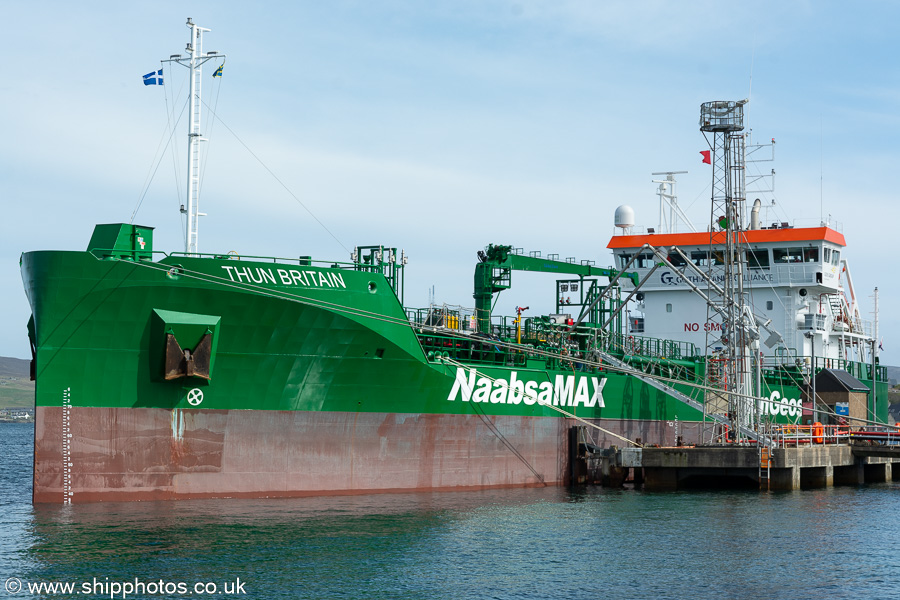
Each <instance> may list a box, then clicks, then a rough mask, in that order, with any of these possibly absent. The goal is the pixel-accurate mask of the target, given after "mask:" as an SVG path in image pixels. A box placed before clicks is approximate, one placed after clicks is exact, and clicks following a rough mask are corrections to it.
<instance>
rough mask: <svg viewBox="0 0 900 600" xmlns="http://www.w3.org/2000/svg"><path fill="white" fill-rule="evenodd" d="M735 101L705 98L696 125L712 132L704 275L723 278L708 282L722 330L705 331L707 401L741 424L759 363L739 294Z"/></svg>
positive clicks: (739, 105)
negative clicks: (708, 360)
mask: <svg viewBox="0 0 900 600" xmlns="http://www.w3.org/2000/svg"><path fill="white" fill-rule="evenodd" d="M746 102H747V101H746V100H742V101H740V102H730V101H724V102H706V103H704V104H702V105H701V107H700V130H701V131H702V132H703V134H704V136H705V135H706V134H707V133H709V134H712V140H711V141H710V140H709V138H708V137H707V142H709V146H710V150H711V155H712V203H711V212H710V225H709V255H708V256H707V258H706V260H707V269H708V274H709V280H710V281H715V280H716V279H717V278H721V279H722V283H721V286H720V287H718V288H713V287H712V286H711V287H710V290H709V292H710V294H709V295H710V299H711V300H712V304H715V305H717V306H713V305H710V306H709V308H708V312H707V323H712V322H713V318H719V319H721V330H720V331H716V330H715V328H713V327H710V328H709V330H708V332H707V356H708V357H710V358H711V361H712V362H711V364H709V365H708V367H707V378H708V385H710V387H718V388H720V389H721V390H722V392H721V393H716V394H713V395H712V397H711V398H708V400H711V402H709V404H710V405H711V406H712V409H713V410H714V411H716V412H719V411H722V410H724V411H725V412H726V413H727V415H728V416H729V418H731V419H732V421H733V422H734V423H735V425H737V426H738V431H740V428H742V427H746V428H749V427H751V426H752V425H753V424H754V422H755V421H756V416H757V415H756V414H755V413H756V410H755V409H756V406H755V403H753V402H752V401H748V400H747V398H748V397H751V396H753V383H754V381H755V379H756V377H754V376H753V373H752V370H753V369H754V368H758V366H759V365H758V361H754V360H752V358H753V356H754V355H756V356H758V354H759V352H758V345H757V344H758V339H759V332H758V330H757V328H756V323H755V320H754V319H753V317H752V314H751V313H750V311H749V306H748V305H747V302H746V298H745V294H744V250H743V247H742V246H743V244H744V243H745V235H744V231H745V222H744V204H745V199H746V181H745V169H744V164H745V163H744V161H745V158H746V157H745V143H744V134H743V133H741V132H742V131H743V129H744V122H743V117H744V110H743V109H744V104H745V103H746Z"/></svg>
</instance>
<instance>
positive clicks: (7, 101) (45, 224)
mask: <svg viewBox="0 0 900 600" xmlns="http://www.w3.org/2000/svg"><path fill="white" fill-rule="evenodd" d="M188 16H190V17H192V18H193V19H194V21H195V22H197V23H199V24H200V25H202V26H204V27H207V28H210V29H211V30H212V31H211V32H210V33H208V34H207V36H206V43H205V50H218V51H220V52H226V53H227V55H228V60H227V65H226V68H225V76H224V77H223V78H222V79H221V81H220V82H215V83H213V80H212V79H211V78H210V77H205V78H204V86H205V89H204V92H205V94H204V97H205V99H206V101H207V102H209V103H210V104H214V105H215V107H216V111H217V113H218V114H219V116H220V118H221V119H222V122H224V123H225V124H226V125H227V126H228V128H230V129H231V130H232V131H234V132H235V133H236V134H237V136H239V138H240V140H241V142H243V144H246V145H247V146H249V147H250V148H251V149H252V150H253V152H254V153H255V154H256V156H258V157H259V159H260V160H261V161H262V162H263V163H265V165H266V167H268V169H271V170H272V171H273V172H275V173H276V174H277V175H278V177H279V179H280V180H281V181H283V182H284V184H285V185H286V186H287V187H288V188H290V190H291V191H292V192H293V194H295V195H296V196H297V198H299V199H300V200H301V201H302V202H303V203H304V204H305V205H306V206H307V207H308V208H309V209H310V210H312V211H313V212H314V213H315V214H316V216H317V217H318V218H319V219H320V220H321V221H323V222H324V223H325V224H326V225H327V227H328V228H329V229H330V230H331V231H332V232H333V233H334V235H335V236H336V237H337V238H338V239H339V240H340V243H338V242H336V241H335V240H334V239H332V238H331V236H330V235H329V234H328V233H327V232H325V231H324V230H323V229H322V228H321V227H320V226H319V225H318V224H317V223H316V222H315V221H314V220H313V219H311V218H310V217H309V215H308V214H307V213H306V211H305V210H304V209H303V207H301V206H300V205H299V204H298V202H297V201H296V200H295V199H294V198H292V197H291V196H290V195H289V194H288V193H287V192H285V191H284V188H282V187H281V185H279V183H278V182H277V181H275V180H274V179H273V178H272V177H271V176H270V175H269V174H268V173H267V171H266V169H264V168H263V167H262V166H261V165H260V163H259V162H257V160H256V159H255V158H253V156H251V155H250V154H249V153H248V152H247V151H246V150H245V149H244V147H243V145H242V143H241V142H239V141H238V140H237V139H236V138H235V137H233V136H232V134H231V133H229V132H228V130H227V129H226V128H225V127H223V126H222V125H221V124H219V123H215V124H211V125H209V126H208V127H207V128H205V131H204V133H205V134H206V135H207V136H209V137H210V139H211V141H210V143H209V145H208V153H207V162H206V167H205V172H204V180H203V197H202V204H201V207H202V210H203V211H204V212H207V213H209V216H208V217H204V219H203V221H202V225H201V230H200V243H201V250H205V251H210V252H213V251H216V252H218V251H228V250H235V251H237V252H239V253H242V254H266V255H278V256H297V255H307V254H309V255H313V256H314V257H317V258H322V259H342V258H346V254H347V253H346V251H345V249H344V247H342V245H343V246H345V247H352V246H354V245H357V244H373V243H383V244H386V245H392V246H398V247H402V248H404V249H405V250H406V252H407V253H408V254H409V256H410V264H409V271H408V279H407V287H406V289H407V303H408V304H412V305H425V304H426V302H427V290H428V289H430V288H431V286H434V288H435V291H436V298H437V300H438V301H440V302H448V303H451V304H463V305H471V304H472V299H471V293H472V292H471V287H472V272H473V268H474V264H475V260H476V259H475V252H476V251H477V250H479V249H480V248H482V247H483V246H485V245H486V244H488V243H510V244H514V245H516V246H521V247H524V248H525V249H528V250H541V251H543V252H544V253H548V252H556V253H559V254H560V255H561V256H576V257H578V258H588V259H592V260H596V261H597V263H598V264H610V263H611V255H610V253H609V251H608V250H606V244H607V242H608V240H609V237H610V235H611V234H612V232H613V225H612V223H613V213H614V211H615V208H616V206H618V205H619V204H623V203H627V204H629V205H631V206H633V207H634V208H635V211H636V213H637V221H638V223H639V224H643V225H645V226H655V225H656V223H655V221H656V219H657V216H656V215H657V199H656V196H655V195H654V191H655V186H654V185H653V184H652V183H651V179H652V177H651V175H650V174H651V173H652V172H654V171H664V170H687V171H689V173H688V174H687V175H682V176H680V179H679V195H680V201H681V205H682V206H683V207H684V208H685V209H686V211H687V212H688V214H689V215H690V216H691V217H692V219H693V220H694V222H695V223H698V224H700V225H703V224H704V223H705V221H706V220H707V219H708V215H709V208H708V202H709V179H710V173H709V171H708V167H705V166H704V165H702V164H701V163H700V160H699V154H698V151H699V150H702V149H704V148H705V147H706V146H705V141H704V139H703V137H702V135H701V134H700V132H699V131H698V127H697V122H698V118H699V106H700V104H701V103H702V102H705V101H709V100H719V99H730V100H738V99H742V98H746V97H747V96H748V95H750V96H751V103H750V105H749V106H748V110H747V115H748V122H749V125H750V127H751V128H752V129H753V131H754V134H755V136H756V139H757V140H760V141H761V140H766V139H769V138H772V137H774V138H776V139H777V141H778V145H777V154H776V162H775V169H776V171H777V173H778V176H777V179H776V184H775V193H774V194H767V195H765V196H763V197H764V199H765V200H766V201H767V202H769V203H770V202H771V200H772V199H774V200H775V201H776V205H775V208H774V209H771V214H770V216H771V217H772V218H771V219H770V220H773V221H774V220H778V221H782V220H791V221H794V220H796V221H797V223H798V224H814V223H816V222H818V220H819V218H820V216H821V214H820V202H821V206H822V209H823V210H822V211H821V213H824V216H827V215H829V214H830V215H832V220H833V221H837V222H838V223H840V228H841V230H842V231H843V233H844V234H845V236H846V237H847V241H848V250H847V252H846V254H845V255H846V257H847V258H848V259H849V261H850V265H851V268H852V271H853V275H854V283H855V284H856V287H857V293H858V295H859V297H860V300H861V303H862V310H863V312H864V313H870V311H871V309H872V307H871V304H872V303H871V294H872V289H873V288H874V287H875V286H876V285H877V286H879V289H880V292H881V332H882V335H883V336H884V338H885V342H884V343H885V352H884V353H883V359H882V360H883V362H884V363H885V364H900V319H898V317H897V316H896V315H895V313H893V310H892V309H893V306H894V304H895V302H894V299H895V298H897V297H898V293H900V289H898V288H900V285H898V284H897V282H896V276H895V275H894V272H893V269H892V268H890V266H889V265H890V264H892V260H891V258H890V257H892V256H895V255H896V250H895V248H894V245H893V241H894V240H893V239H892V237H893V235H894V234H892V233H891V232H892V231H895V230H896V227H895V224H896V223H897V222H898V221H900V208H898V205H900V203H898V200H900V198H898V196H900V193H898V191H897V189H898V187H897V184H896V182H895V181H894V177H893V174H894V171H895V164H896V163H897V161H898V158H900V153H898V147H900V146H898V140H900V137H898V134H900V127H898V125H900V116H898V101H900V83H898V73H900V66H898V61H897V56H900V48H898V45H900V43H898V41H897V40H898V36H897V35H896V23H897V22H898V20H900V19H898V17H900V4H897V3H893V2H866V3H860V4H855V5H852V6H851V5H849V4H848V3H841V2H740V3H732V2H705V1H700V2H691V3H680V2H678V3H676V2H642V1H630V2H617V1H607V2H587V1H583V2H578V1H568V2H567V1H555V2H539V1H517V2H512V1H489V0H484V1H466V0H457V1H454V2H444V1H440V0H437V1H433V2H427V3H425V2H340V1H336V2H327V3H322V2H306V1H301V2H292V3H284V4H268V5H262V4H260V5H253V4H250V3H246V2H241V3H235V2H224V3H196V2H154V3H121V4H120V3H115V4H114V3H111V2H110V3H88V4H72V3H62V2H60V3H55V2H33V3H24V2H22V3H6V5H5V6H4V19H3V22H2V23H0V45H2V49H3V55H4V56H5V57H7V60H6V61H5V64H4V67H3V69H2V74H3V75H2V77H0V113H2V115H3V117H2V139H3V143H2V145H0V152H2V157H0V158H2V160H0V198H2V202H3V220H2V225H0V257H2V258H3V260H2V261H0V283H2V285H0V314H2V315H3V318H2V319H0V355H5V356H17V357H23V358H24V357H27V356H28V355H29V350H28V343H27V337H26V333H25V324H26V322H27V320H28V316H29V313H30V311H29V307H28V304H27V301H26V298H25V295H24V293H23V291H22V285H21V277H20V275H19V270H18V260H17V259H18V257H19V255H20V253H21V252H22V251H27V250H36V249H84V247H85V246H86V244H87V242H88V239H89V238H90V234H91V231H92V228H93V226H94V224H95V223H105V222H116V221H128V220H129V219H130V217H131V214H132V211H133V210H134V207H135V205H136V203H137V201H138V199H139V197H140V196H141V193H142V186H143V184H144V182H145V180H146V179H147V175H148V172H150V171H151V168H152V167H153V165H154V164H155V163H154V157H155V152H156V150H157V147H158V145H159V142H160V139H161V138H162V136H163V135H164V133H165V131H166V107H167V105H166V100H165V97H166V92H168V93H169V94H170V95H171V94H172V93H173V92H177V91H178V89H180V87H181V86H182V85H183V83H184V75H183V73H178V72H176V71H173V72H172V73H169V74H168V75H167V86H165V88H155V87H145V86H143V85H142V84H141V75H143V74H144V73H147V72H149V71H150V70H152V69H155V68H158V65H159V60H160V59H161V58H165V57H167V56H168V55H169V54H174V53H178V52H182V51H183V49H184V45H185V43H186V42H187V39H188V33H187V28H186V27H185V26H184V22H185V19H186V17H188ZM751 74H752V93H751ZM170 102H171V101H170ZM179 106H180V105H179ZM207 123H211V121H207ZM182 130H183V128H180V129H179V131H178V132H177V134H176V138H175V142H174V143H175V144H176V149H177V151H178V153H179V157H183V156H184V146H185V143H184V135H183V133H182ZM179 162H180V160H179ZM178 168H179V169H181V172H182V173H183V168H182V167H181V166H180V164H179V165H178ZM175 175H176V173H175V168H174V167H173V161H172V159H171V157H167V158H166V159H165V160H164V161H163V162H162V163H161V167H160V169H159V171H157V172H156V175H155V177H154V178H153V179H152V181H151V184H150V186H149V188H148V191H147V194H146V197H145V199H144V201H143V204H142V205H141V209H140V211H139V212H138V216H137V218H136V221H137V222H139V223H142V224H147V225H151V226H154V227H156V233H155V245H156V249H166V250H179V249H181V248H182V247H183V242H182V225H181V220H180V216H179V214H178V210H177V209H178V205H179V204H180V203H181V202H182V198H183V195H184V191H183V187H184V186H183V184H182V183H181V182H180V181H176V177H175ZM523 277H524V279H523V280H522V283H523V288H522V289H523V292H522V293H521V294H520V295H516V294H519V292H516V291H513V292H507V293H505V294H504V297H502V298H501V301H500V304H499V305H498V308H499V309H500V311H502V312H505V313H509V312H511V311H512V308H513V307H514V306H515V305H516V304H529V305H530V306H532V307H533V308H534V309H541V308H543V309H544V310H549V309H550V305H551V303H552V301H553V297H552V292H551V291H550V286H551V282H549V281H538V280H534V281H532V280H529V279H528V277H527V276H523ZM518 281H519V280H518V279H517V282H518ZM515 289H516V288H514V290H515ZM865 316H866V317H871V314H865Z"/></svg>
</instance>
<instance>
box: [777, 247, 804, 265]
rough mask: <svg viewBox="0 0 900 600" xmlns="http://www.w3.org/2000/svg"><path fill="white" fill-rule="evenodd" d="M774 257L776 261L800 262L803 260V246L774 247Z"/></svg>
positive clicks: (782, 262)
mask: <svg viewBox="0 0 900 600" xmlns="http://www.w3.org/2000/svg"><path fill="white" fill-rule="evenodd" d="M772 258H774V259H775V262H776V263H781V264H784V263H800V262H803V248H774V249H773V250H772Z"/></svg>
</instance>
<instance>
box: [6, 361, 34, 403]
mask: <svg viewBox="0 0 900 600" xmlns="http://www.w3.org/2000/svg"><path fill="white" fill-rule="evenodd" d="M28 365H29V361H27V360H23V359H21V358H7V357H5V356H0V408H25V407H32V406H34V382H33V381H31V379H30V378H29V373H28V368H29V367H28Z"/></svg>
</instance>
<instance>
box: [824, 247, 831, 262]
mask: <svg viewBox="0 0 900 600" xmlns="http://www.w3.org/2000/svg"><path fill="white" fill-rule="evenodd" d="M830 262H831V248H825V264H828V263H830Z"/></svg>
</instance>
